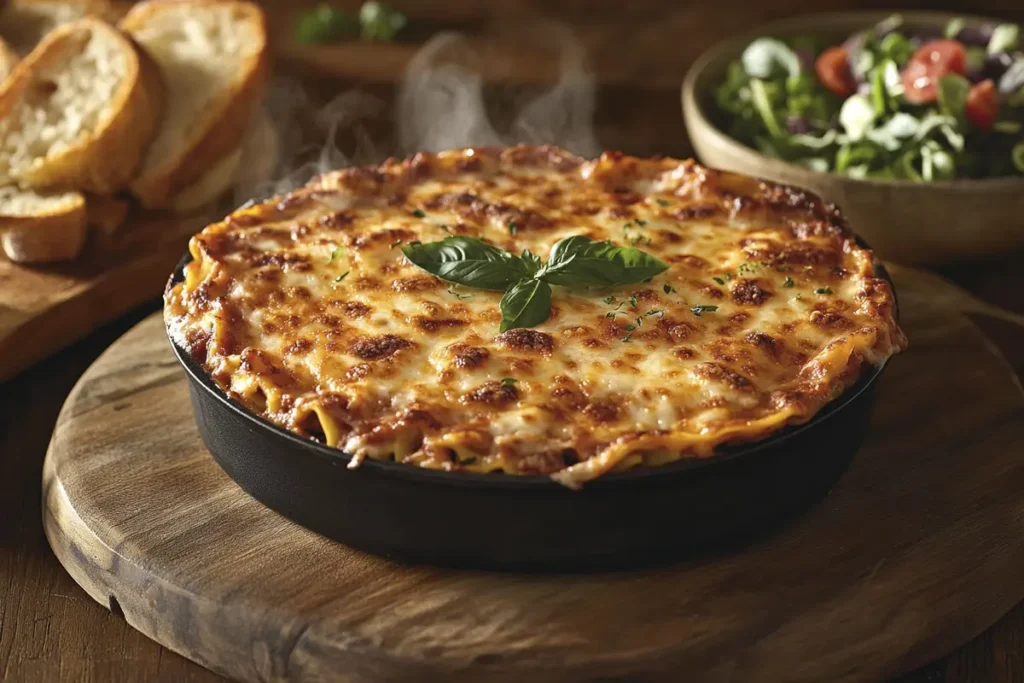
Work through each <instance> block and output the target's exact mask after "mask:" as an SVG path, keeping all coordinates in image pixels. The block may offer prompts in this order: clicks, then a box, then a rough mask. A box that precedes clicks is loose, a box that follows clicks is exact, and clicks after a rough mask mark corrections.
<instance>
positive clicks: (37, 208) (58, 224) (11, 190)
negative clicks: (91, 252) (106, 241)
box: [0, 186, 87, 263]
mask: <svg viewBox="0 0 1024 683" xmlns="http://www.w3.org/2000/svg"><path fill="white" fill-rule="evenodd" d="M86 222H87V220H86V210H85V197H83V196H82V194H81V193H79V192H55V193H37V192H33V191H32V190H22V189H19V188H17V187H14V186H7V187H0V244H2V245H3V250H4V253H5V254H7V258H9V259H11V260H12V261H15V262H17V263H52V262H55V261H70V260H72V259H74V258H76V257H77V256H78V254H79V253H81V251H82V247H83V246H84V245H85V237H86V234H87V229H86Z"/></svg>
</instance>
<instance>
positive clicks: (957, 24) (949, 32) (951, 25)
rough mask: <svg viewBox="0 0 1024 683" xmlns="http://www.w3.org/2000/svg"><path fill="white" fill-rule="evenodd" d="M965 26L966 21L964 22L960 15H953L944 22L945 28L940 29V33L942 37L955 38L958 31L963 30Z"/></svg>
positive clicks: (958, 33)
mask: <svg viewBox="0 0 1024 683" xmlns="http://www.w3.org/2000/svg"><path fill="white" fill-rule="evenodd" d="M966 26H967V22H965V21H964V20H963V19H961V18H960V17H955V18H953V19H950V20H949V21H948V22H946V28H944V29H943V30H942V35H943V37H944V38H954V39H955V38H956V37H957V36H958V35H960V31H963V30H964V28H966Z"/></svg>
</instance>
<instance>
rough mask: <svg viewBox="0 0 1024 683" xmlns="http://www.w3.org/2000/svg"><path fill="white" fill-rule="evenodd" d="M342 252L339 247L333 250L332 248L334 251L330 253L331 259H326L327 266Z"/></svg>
mask: <svg viewBox="0 0 1024 683" xmlns="http://www.w3.org/2000/svg"><path fill="white" fill-rule="evenodd" d="M342 251H343V250H342V248H341V247H335V248H334V251H332V252H331V258H329V259H327V263H328V265H329V264H331V263H333V262H334V260H335V259H336V258H338V257H339V256H341V252H342Z"/></svg>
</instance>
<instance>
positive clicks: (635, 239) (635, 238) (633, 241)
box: [629, 235, 644, 247]
mask: <svg viewBox="0 0 1024 683" xmlns="http://www.w3.org/2000/svg"><path fill="white" fill-rule="evenodd" d="M643 238H644V236H643V235H634V236H633V239H631V240H630V241H629V244H630V246H634V247H635V246H636V245H637V243H638V242H639V241H640V240H642V239H643Z"/></svg>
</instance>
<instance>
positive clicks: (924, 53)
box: [903, 38, 967, 104]
mask: <svg viewBox="0 0 1024 683" xmlns="http://www.w3.org/2000/svg"><path fill="white" fill-rule="evenodd" d="M966 71H967V51H966V50H964V46H963V45H962V44H961V43H960V42H959V41H956V40H949V39H946V38H943V39H941V40H933V41H931V42H928V43H925V44H924V45H922V46H921V47H919V48H917V51H916V52H914V55H913V56H912V57H911V58H910V61H909V62H907V65H906V66H905V67H904V68H903V96H904V97H906V98H907V101H908V102H913V103H914V104H923V103H925V102H934V101H935V98H936V97H938V96H939V79H940V78H942V77H943V76H945V75H947V74H951V73H956V74H961V75H963V74H964V72H966Z"/></svg>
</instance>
